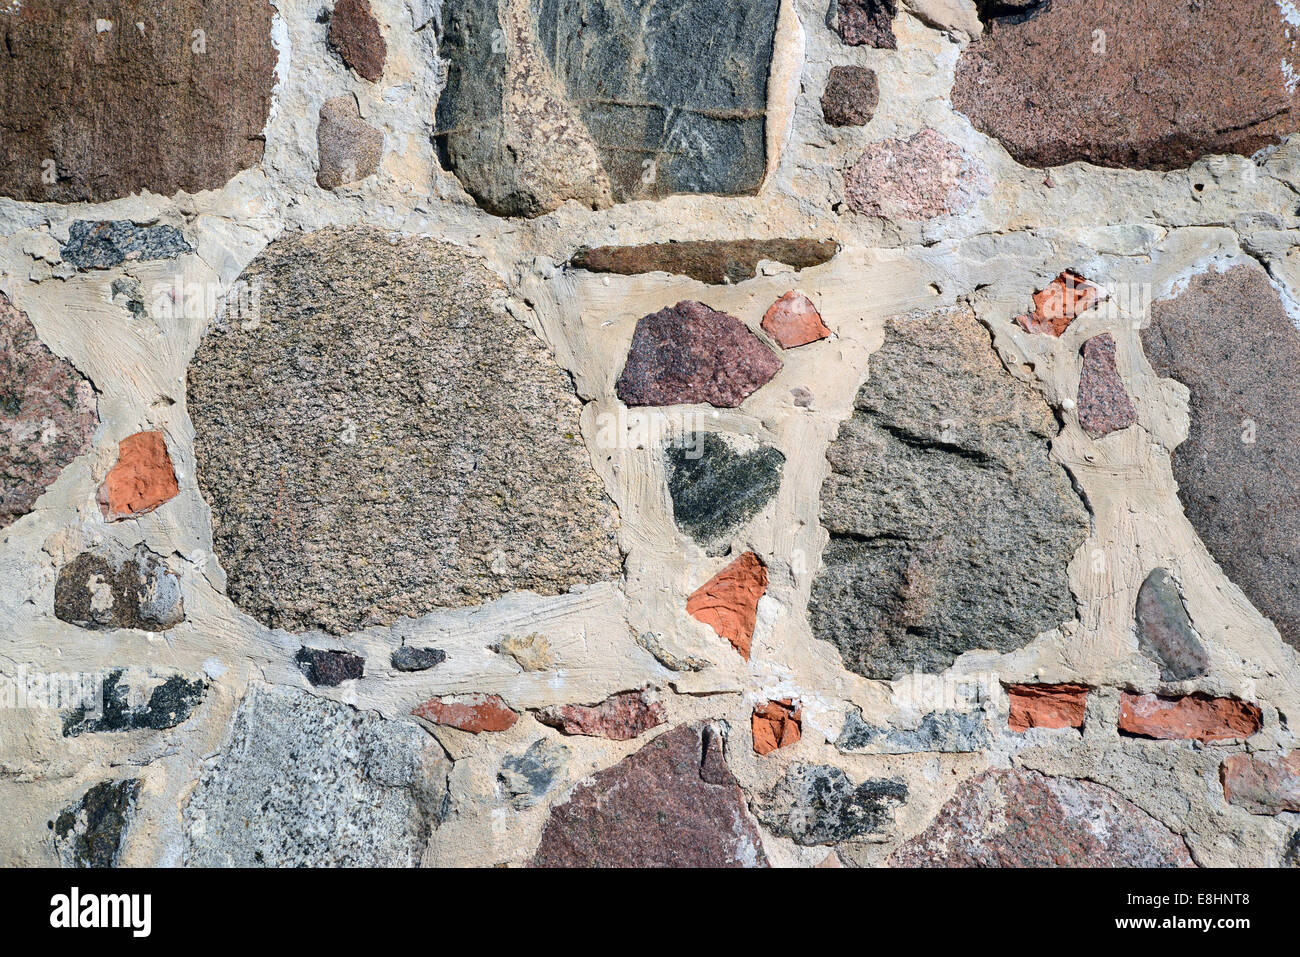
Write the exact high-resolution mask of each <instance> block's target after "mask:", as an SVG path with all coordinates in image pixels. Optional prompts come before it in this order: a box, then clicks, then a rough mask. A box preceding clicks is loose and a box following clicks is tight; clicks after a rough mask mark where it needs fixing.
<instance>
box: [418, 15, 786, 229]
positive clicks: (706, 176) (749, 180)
mask: <svg viewBox="0 0 1300 957" xmlns="http://www.w3.org/2000/svg"><path fill="white" fill-rule="evenodd" d="M778 9H779V3H778V0H758V2H755V3H748V4H733V3H724V2H722V0H679V2H674V3H671V4H669V3H655V2H651V3H643V4H637V5H635V6H634V7H632V8H630V9H629V8H628V6H627V5H626V4H625V3H624V2H623V0H536V2H532V3H530V2H528V0H507V2H504V3H500V4H499V3H498V2H497V0H447V2H446V3H444V5H443V37H442V42H441V43H440V45H439V55H440V56H441V57H442V58H444V59H445V60H447V61H448V82H447V88H446V89H445V90H444V91H443V93H442V96H441V98H440V100H439V102H438V114H437V126H438V130H439V137H440V140H441V142H442V145H443V151H444V162H445V163H446V164H447V165H448V167H449V168H450V169H452V170H454V171H455V173H456V175H457V176H458V177H459V178H460V180H461V183H462V184H463V185H464V186H465V188H466V189H467V190H468V191H469V192H470V193H471V194H472V195H473V196H474V197H475V199H477V200H478V201H479V202H480V203H481V204H482V205H483V206H484V208H486V209H488V210H489V211H491V212H494V213H497V214H499V215H524V216H536V215H539V214H540V213H544V212H548V211H549V210H552V209H554V208H556V207H557V206H558V205H559V204H560V203H562V202H564V201H565V200H566V199H575V200H578V201H579V202H582V203H584V204H586V205H590V206H593V207H600V206H608V205H609V204H610V203H611V202H623V201H626V200H631V199H647V198H657V197H661V196H667V195H669V194H672V193H722V194H725V195H736V194H745V193H755V192H757V191H758V188H759V186H760V185H761V183H762V182H763V177H764V175H765V174H766V171H767V154H766V143H765V135H766V129H767V121H766V111H767V80H768V72H769V66H770V63H771V60H772V48H773V38H774V34H775V29H776V19H777V12H778ZM702 37H707V38H708V43H707V44H704V43H701V38H702Z"/></svg>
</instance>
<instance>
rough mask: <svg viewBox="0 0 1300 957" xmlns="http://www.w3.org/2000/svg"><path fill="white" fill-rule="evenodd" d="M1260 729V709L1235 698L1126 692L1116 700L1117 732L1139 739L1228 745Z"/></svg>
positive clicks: (1261, 724)
mask: <svg viewBox="0 0 1300 957" xmlns="http://www.w3.org/2000/svg"><path fill="white" fill-rule="evenodd" d="M1262 726H1263V715H1262V712H1261V711H1260V710H1259V706H1258V705H1255V704H1252V703H1250V702H1249V701H1242V700H1240V699H1238V698H1211V697H1210V696H1209V695H1202V694H1189V695H1180V696H1178V697H1164V696H1162V695H1154V694H1133V693H1131V692H1128V691H1125V692H1123V693H1122V694H1121V695H1120V699H1119V729H1120V731H1121V732H1123V733H1124V734H1130V735H1135V736H1137V737H1141V738H1167V739H1183V738H1190V739H1192V740H1195V741H1231V740H1234V739H1239V738H1249V737H1250V736H1251V735H1252V734H1254V733H1255V732H1256V731H1258V730H1259V729H1260V728H1261V727H1262Z"/></svg>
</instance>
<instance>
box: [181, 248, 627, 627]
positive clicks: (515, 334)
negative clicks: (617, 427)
mask: <svg viewBox="0 0 1300 957" xmlns="http://www.w3.org/2000/svg"><path fill="white" fill-rule="evenodd" d="M243 278H244V280H245V281H246V282H248V283H250V284H252V283H258V284H262V286H263V287H264V289H263V292H262V297H261V307H260V310H261V312H260V318H259V319H258V320H257V321H255V322H253V323H247V322H245V323H236V324H233V325H231V326H229V327H226V328H222V327H220V326H218V327H217V328H215V329H214V330H213V331H211V332H209V334H208V335H207V337H206V338H205V339H204V341H203V344H202V345H201V346H200V348H199V350H198V353H197V354H196V356H195V358H194V362H193V364H192V366H191V368H190V375H189V412H190V416H191V418H192V419H193V421H194V426H195V432H196V434H195V455H196V459H197V463H198V479H199V484H200V487H201V489H202V491H203V494H204V495H205V497H206V498H207V500H208V502H209V503H210V505H211V507H212V515H213V524H214V532H213V546H214V549H215V551H216V553H217V555H218V556H219V557H220V559H221V565H222V568H223V569H224V570H225V572H226V575H227V579H228V581H227V590H228V593H229V595H230V596H231V598H232V599H234V601H235V603H236V604H237V605H239V607H241V608H242V609H243V610H245V611H246V612H248V613H249V614H251V615H253V616H254V617H256V618H258V619H260V620H261V621H263V622H265V623H266V624H268V625H271V626H273V627H281V628H289V629H293V630H300V631H305V630H311V629H323V630H326V631H331V632H335V633H340V632H347V631H351V630H355V629H358V628H362V627H365V626H367V625H374V624H388V623H391V622H393V621H394V620H396V619H397V618H399V617H402V616H409V617H418V616H420V615H422V614H424V613H426V612H428V611H431V610H433V609H434V608H439V607H448V606H459V605H474V604H479V603H480V602H484V601H487V600H490V599H492V598H496V597H497V596H499V595H502V594H504V593H506V592H509V591H513V590H516V589H528V590H531V591H534V592H537V593H539V594H545V595H554V594H559V593H561V592H564V591H567V590H568V589H569V588H570V587H571V586H574V585H578V584H585V583H590V582H593V581H598V580H602V579H610V578H615V577H617V576H618V575H619V573H620V571H621V559H620V556H619V552H618V548H617V547H616V544H615V540H614V534H615V529H616V527H617V517H616V514H615V512H614V510H613V507H612V505H611V504H610V502H609V501H608V499H607V498H606V497H605V493H604V490H603V487H602V486H601V483H600V480H599V479H598V478H597V476H596V474H595V471H594V470H593V469H592V467H591V460H590V458H589V456H588V453H587V451H586V449H585V448H584V447H583V445H582V441H581V438H580V433H579V429H578V408H579V402H578V399H577V397H576V396H575V395H574V393H573V388H572V384H571V382H570V381H569V379H568V377H567V376H566V375H565V374H564V373H563V372H562V371H561V370H560V369H559V367H558V366H556V364H555V361H554V359H553V358H552V357H551V355H550V353H549V352H548V351H547V350H546V347H545V346H544V345H543V344H542V343H541V342H540V341H538V340H537V338H536V337H535V336H534V335H533V333H532V332H531V331H529V330H528V329H527V328H526V327H525V326H524V325H523V324H522V323H520V322H519V321H518V320H516V319H514V318H513V317H511V316H510V315H509V314H507V313H506V312H505V310H504V309H503V308H502V300H503V298H504V290H503V288H502V286H501V282H500V280H499V279H498V278H497V276H496V275H495V274H494V273H492V272H491V271H490V270H489V269H488V268H487V267H486V266H485V265H484V264H483V263H482V261H481V260H479V259H477V258H475V257H474V256H472V255H470V254H469V253H467V252H466V251H464V250H462V249H460V248H458V247H455V246H451V245H446V244H442V243H439V242H436V241H434V240H429V239H405V240H401V241H400V242H399V241H395V240H393V241H390V239H389V238H387V237H386V236H385V235H384V234H383V233H381V232H379V231H376V230H370V229H364V228H356V229H351V230H345V231H339V230H326V231H322V232H317V233H312V234H309V235H297V234H290V235H287V236H285V237H283V238H281V239H279V240H277V241H276V242H274V243H272V244H271V245H270V246H269V247H267V248H266V249H265V250H264V251H263V252H262V253H261V255H259V256H258V257H257V258H256V259H255V260H254V261H253V262H252V263H251V264H250V265H249V267H248V269H247V270H246V271H245V273H244V275H243Z"/></svg>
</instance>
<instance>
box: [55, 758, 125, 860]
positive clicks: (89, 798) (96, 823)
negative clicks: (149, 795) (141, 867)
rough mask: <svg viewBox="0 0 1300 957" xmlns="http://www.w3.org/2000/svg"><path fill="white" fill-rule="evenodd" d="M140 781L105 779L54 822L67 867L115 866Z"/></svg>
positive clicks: (61, 857) (57, 840) (59, 847)
mask: <svg viewBox="0 0 1300 957" xmlns="http://www.w3.org/2000/svg"><path fill="white" fill-rule="evenodd" d="M140 786H141V782H140V781H139V780H137V779H127V780H122V781H102V782H100V783H99V784H96V785H95V786H94V787H92V788H91V789H90V790H88V791H87V792H86V793H85V794H84V795H82V797H81V800H79V801H77V803H75V804H73V805H70V806H69V807H66V808H64V809H63V810H62V811H61V812H60V813H59V816H58V817H57V818H55V819H54V821H52V822H51V823H52V825H53V828H52V830H53V832H54V846H55V849H56V850H57V851H58V854H59V860H60V861H61V862H62V864H63V866H64V867H116V866H117V864H118V855H119V853H120V851H121V849H122V838H123V836H124V835H125V833H126V830H127V827H128V825H129V824H130V822H131V818H132V815H133V814H134V812H135V807H136V801H137V799H138V798H139V796H140Z"/></svg>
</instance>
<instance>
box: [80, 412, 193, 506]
mask: <svg viewBox="0 0 1300 957" xmlns="http://www.w3.org/2000/svg"><path fill="white" fill-rule="evenodd" d="M179 491H180V487H179V486H178V485H177V484H176V470H175V469H174V468H173V467H172V459H171V456H170V455H168V454H167V442H166V440H165V439H164V438H163V434H162V433H161V432H137V433H135V435H128V436H127V437H126V438H124V439H123V440H122V441H121V442H119V443H118V446H117V464H116V465H114V466H113V468H112V469H110V470H109V473H108V475H107V476H105V478H104V483H103V484H102V485H101V486H100V487H99V507H100V510H101V511H102V512H103V513H104V517H105V518H106V519H108V520H109V521H110V522H116V521H119V520H121V519H124V518H131V517H133V516H135V515H143V514H145V513H146V512H152V511H153V510H154V509H155V508H157V507H158V506H159V505H161V504H163V503H164V502H166V501H168V500H169V499H172V498H174V497H175V496H176V493H177V492H179Z"/></svg>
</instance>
